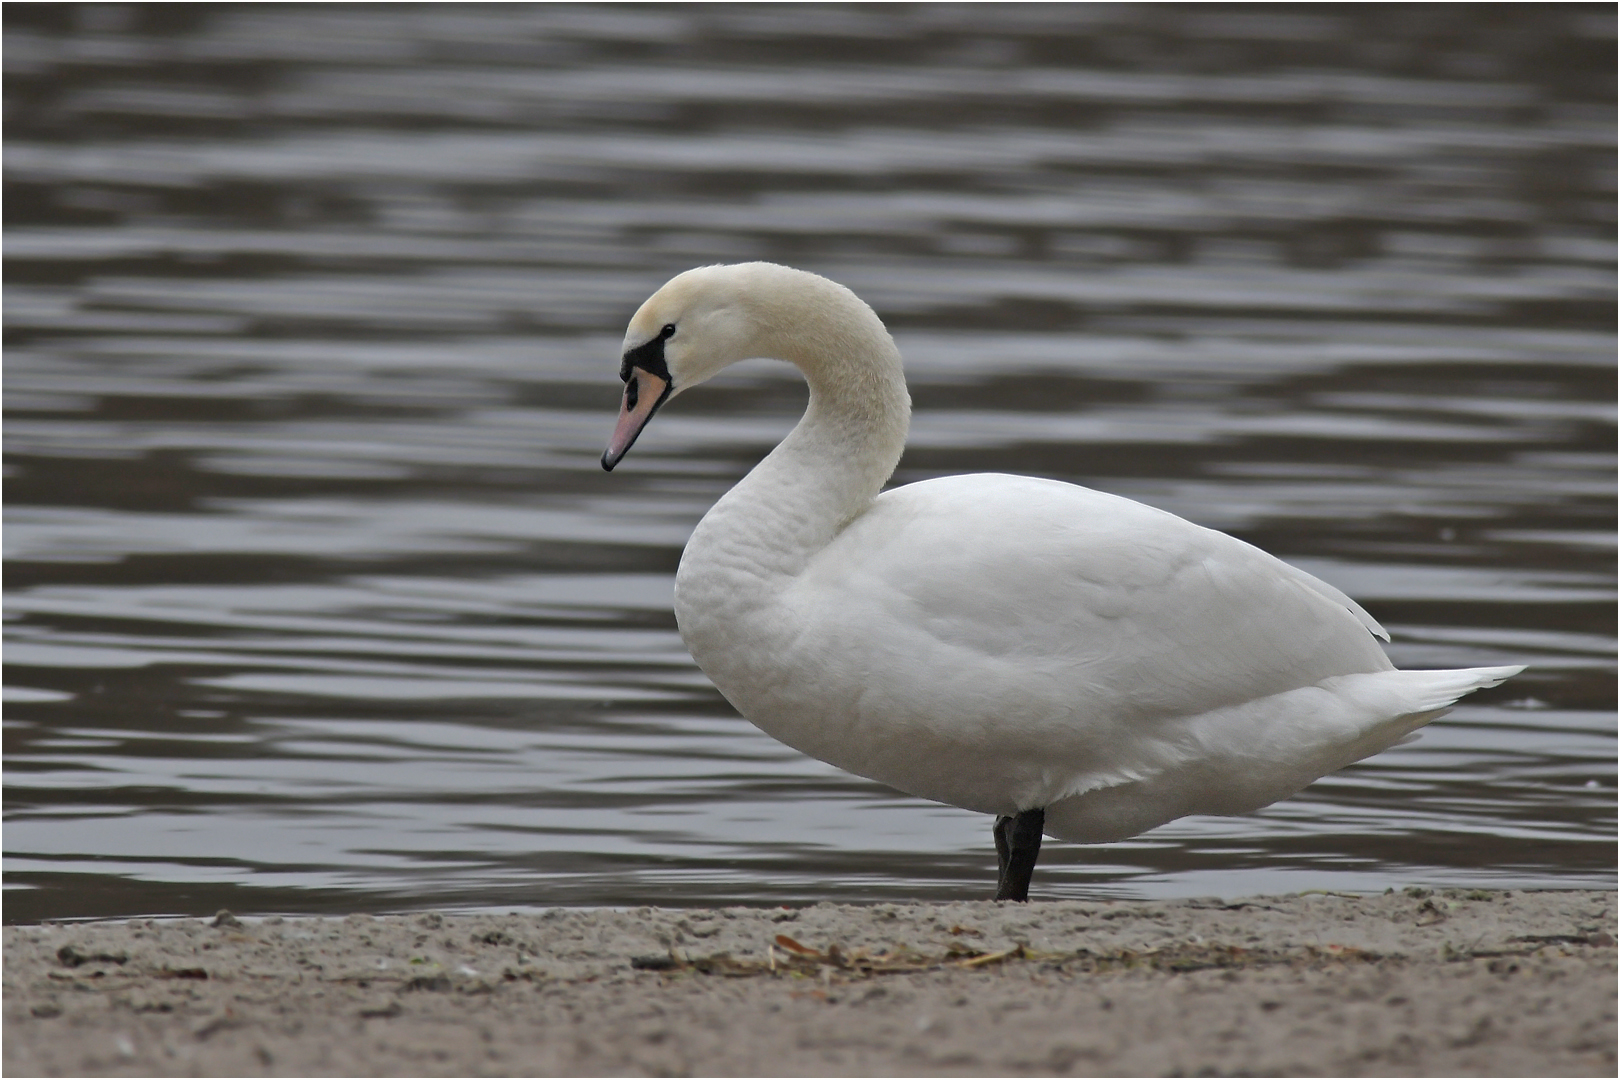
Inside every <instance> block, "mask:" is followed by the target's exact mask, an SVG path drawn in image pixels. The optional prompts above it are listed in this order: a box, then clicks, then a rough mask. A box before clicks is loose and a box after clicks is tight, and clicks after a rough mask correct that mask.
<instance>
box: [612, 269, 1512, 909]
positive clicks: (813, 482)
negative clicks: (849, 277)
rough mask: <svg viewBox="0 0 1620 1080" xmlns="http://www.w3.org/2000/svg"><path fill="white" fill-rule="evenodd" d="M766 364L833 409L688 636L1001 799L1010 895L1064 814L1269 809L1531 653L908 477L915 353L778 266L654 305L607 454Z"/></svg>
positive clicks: (835, 291) (799, 448)
mask: <svg viewBox="0 0 1620 1080" xmlns="http://www.w3.org/2000/svg"><path fill="white" fill-rule="evenodd" d="M751 357H772V358H776V359H781V360H787V361H789V362H791V363H793V364H795V365H796V366H797V367H798V368H799V370H800V371H802V372H803V373H804V376H805V378H806V380H808V382H809V384H810V404H809V407H808V408H807V409H806V411H805V414H804V418H803V419H802V420H801V421H800V422H799V424H798V426H797V427H795V428H794V429H793V431H792V432H791V433H790V434H789V435H788V436H787V438H785V439H783V440H782V443H781V445H779V446H778V447H777V448H776V449H775V450H774V451H772V452H771V453H770V455H769V456H767V457H766V458H765V460H764V461H762V462H760V463H759V465H758V466H756V467H755V468H754V470H753V471H752V472H750V473H749V474H748V475H747V476H746V477H744V478H743V479H742V481H741V482H739V483H738V484H737V486H736V487H734V488H732V489H731V491H729V492H728V493H727V494H726V495H725V496H724V497H723V498H721V499H720V501H719V502H718V503H716V504H715V506H714V508H713V509H712V510H710V511H709V512H708V514H707V515H705V516H704V518H703V520H702V521H701V522H700V523H699V524H698V527H697V529H696V531H695V532H694V533H693V534H692V539H691V540H690V542H688V543H687V545H686V551H685V554H684V555H682V557H681V564H680V570H679V572H678V573H677V575H676V578H675V616H676V619H677V621H678V622H679V624H680V630H681V637H682V638H683V639H684V640H685V642H686V645H687V647H688V648H689V649H691V651H692V656H693V657H694V658H695V659H696V660H697V662H698V665H699V666H700V667H701V668H702V669H703V671H704V672H705V673H706V674H707V675H708V676H709V678H711V679H712V680H714V684H715V686H717V687H718V688H719V689H720V692H721V693H722V694H724V695H725V696H726V698H727V700H729V701H730V702H731V703H732V704H733V705H735V706H736V707H737V710H738V711H739V712H740V713H742V715H743V716H745V717H747V718H748V719H749V720H750V721H752V722H753V723H754V724H756V725H757V726H759V727H760V728H762V729H763V730H764V731H766V732H767V733H769V734H770V735H772V736H774V737H775V738H777V739H780V740H781V741H782V742H784V743H787V744H788V745H789V746H792V747H794V748H795V749H798V750H800V751H803V752H804V753H806V754H810V755H812V756H814V757H817V758H820V759H821V760H822V761H826V762H829V763H831V764H833V765H836V766H838V767H839V768H842V769H847V770H848V771H850V772H853V773H858V774H859V775H861V776H866V777H870V778H871V779H873V780H877V781H880V782H881V783H884V784H888V785H890V786H892V787H895V788H898V789H900V790H901V791H905V792H909V793H910V794H913V795H917V796H921V797H922V798H926V799H933V800H937V801H939V802H943V803H949V804H951V805H954V806H960V807H964V808H966V809H969V810H976V811H979V812H982V813H986V814H994V815H997V821H996V826H995V831H994V835H995V840H996V849H997V853H998V856H999V861H1000V881H999V884H998V889H997V899H1015V900H1022V899H1025V898H1026V897H1027V893H1028V887H1029V877H1030V873H1031V872H1032V870H1033V868H1034V865H1035V859H1036V856H1037V854H1038V853H1039V849H1040V841H1041V834H1042V832H1043V831H1044V832H1045V833H1047V834H1049V835H1051V836H1055V837H1058V838H1061V839H1065V840H1075V841H1080V842H1083V843H1096V842H1102V841H1108V840H1120V839H1123V838H1125V837H1128V836H1134V835H1135V834H1137V833H1139V832H1142V831H1143V830H1146V829H1150V828H1153V827H1154V826H1156V825H1161V824H1163V823H1164V822H1167V821H1170V820H1172V819H1174V818H1177V817H1181V816H1183V815H1186V814H1241V813H1247V812H1249V811H1252V810H1256V809H1259V808H1260V807H1262V806H1265V805H1267V804H1268V803H1272V802H1275V801H1276V800H1278V799H1282V798H1285V797H1287V796H1289V795H1292V794H1294V793H1295V792H1297V791H1299V790H1300V789H1301V788H1303V787H1305V786H1306V785H1307V784H1309V783H1311V781H1313V780H1315V779H1317V778H1318V777H1320V776H1322V775H1324V774H1326V773H1329V772H1332V771H1333V770H1335V769H1339V768H1342V767H1343V766H1345V765H1348V764H1350V763H1351V762H1353V761H1358V760H1360V759H1361V758H1364V757H1367V756H1369V755H1371V754H1376V753H1377V752H1379V751H1380V750H1383V749H1385V748H1386V747H1389V746H1391V745H1393V744H1394V743H1396V742H1399V741H1401V740H1402V739H1403V738H1404V737H1405V736H1406V735H1407V734H1409V733H1410V732H1411V731H1412V730H1413V729H1414V728H1417V727H1420V726H1422V725H1423V724H1426V723H1428V722H1429V721H1430V720H1432V719H1434V718H1435V717H1436V716H1438V715H1440V714H1441V713H1442V712H1444V711H1445V710H1446V706H1448V705H1450V704H1452V703H1453V702H1454V701H1456V700H1457V698H1459V697H1461V696H1462V695H1464V694H1466V693H1469V692H1470V691H1473V690H1478V689H1480V688H1481V687H1486V686H1494V685H1496V684H1497V683H1499V682H1501V681H1502V680H1503V679H1506V678H1508V677H1509V676H1511V675H1514V674H1516V673H1518V672H1519V671H1521V670H1523V669H1522V667H1490V668H1469V669H1466V670H1459V671H1397V670H1395V668H1394V666H1393V665H1392V664H1391V663H1390V662H1389V659H1388V657H1386V656H1385V655H1384V651H1383V649H1382V648H1380V647H1379V645H1378V643H1377V641H1375V640H1374V635H1377V636H1378V637H1381V638H1384V639H1385V640H1388V635H1387V634H1386V633H1384V631H1383V628H1382V627H1380V626H1379V625H1378V624H1377V623H1376V622H1374V621H1373V619H1372V617H1371V616H1369V615H1368V614H1367V613H1366V612H1365V611H1363V610H1362V609H1361V608H1360V606H1358V605H1357V604H1356V602H1355V601H1353V600H1351V599H1350V598H1349V597H1347V596H1345V595H1344V594H1343V593H1341V592H1340V591H1339V590H1337V589H1335V588H1334V587H1333V586H1331V585H1328V584H1326V583H1325V582H1322V581H1318V580H1317V579H1316V578H1314V577H1311V576H1310V575H1309V574H1306V573H1305V572H1304V571H1301V570H1296V569H1295V568H1293V567H1291V566H1289V565H1287V564H1286V563H1283V562H1281V561H1279V560H1277V559H1275V558H1273V557H1272V556H1270V555H1267V554H1266V553H1265V552H1263V551H1261V550H1259V549H1258V548H1255V547H1251V546H1250V545H1248V544H1245V543H1243V542H1242V541H1240V540H1236V539H1233V538H1232V537H1230V536H1227V535H1225V534H1224V533H1219V532H1214V531H1212V530H1210V529H1205V528H1202V527H1200V526H1198V525H1193V524H1191V523H1189V522H1186V521H1183V520H1182V519H1180V518H1178V517H1175V516H1174V515H1172V514H1168V513H1165V512H1164V511H1161V510H1155V509H1153V508H1152V507H1149V506H1144V505H1142V504H1141V503H1136V502H1132V501H1130V500H1129V499H1122V498H1119V497H1117V496H1114V495H1106V494H1103V493H1102V492H1098V491H1091V490H1089V489H1087V488H1083V487H1078V486H1075V485H1073V484H1065V483H1059V482H1057V481H1052V480H1039V479H1034V478H1031V477H1023V476H1007V475H1000V474H991V473H984V474H975V475H967V476H950V477H944V478H941V479H937V480H928V481H924V482H921V483H916V484H908V485H905V486H903V487H898V488H894V489H891V490H889V491H884V492H882V493H881V494H880V493H879V492H880V490H881V489H882V487H883V484H884V482H885V481H886V480H888V478H889V475H890V473H891V472H893V470H894V467H895V465H896V464H897V463H898V462H899V460H900V453H901V450H902V449H903V448H904V446H905V441H906V429H907V426H908V424H909V421H910V413H911V400H910V397H909V396H908V395H907V393H906V384H905V379H904V377H903V376H902V374H901V368H900V354H899V352H898V351H897V350H896V349H895V346H894V342H893V341H892V340H891V339H890V337H889V334H888V332H887V331H886V330H885V329H884V327H883V324H882V322H880V321H879V320H878V317H877V315H876V314H875V313H874V312H873V311H872V309H871V308H869V307H868V306H867V305H866V304H865V303H863V302H862V301H861V300H860V299H859V298H858V297H857V296H855V294H854V293H852V292H850V291H849V290H848V289H846V288H844V287H843V286H841V285H838V284H836V283H834V282H832V281H829V280H827V279H826V278H823V277H818V276H817V275H815V274H810V273H806V272H804V271H801V270H792V269H789V268H787V267H784V266H776V265H773V264H771V263H744V264H741V265H737V266H706V267H700V268H698V269H695V270H688V271H687V272H686V273H684V274H681V275H679V276H677V277H675V278H674V279H673V280H671V281H670V282H669V283H668V284H667V285H665V286H664V287H663V288H661V289H659V290H658V292H657V293H655V294H654V295H653V296H652V298H651V299H649V300H648V301H647V302H646V303H645V304H643V305H642V306H641V309H640V310H639V311H637V312H636V315H635V318H633V319H632V320H631V321H630V328H629V331H628V332H627V333H626V335H625V341H624V356H623V363H622V366H621V368H620V378H622V379H623V380H624V382H625V390H624V405H623V408H622V409H621V411H620V414H619V421H618V425H617V427H616V428H615V429H614V432H613V436H612V439H611V441H610V442H609V445H608V448H607V452H606V453H605V454H603V456H602V467H603V468H605V469H609V470H611V469H612V468H613V467H614V465H616V464H617V463H618V462H619V460H620V459H621V458H622V457H623V456H624V454H625V452H626V451H627V450H629V449H630V446H631V444H632V443H634V442H635V440H636V437H637V435H639V434H640V432H641V430H642V428H643V427H644V426H645V425H646V423H647V421H648V420H650V419H651V418H652V415H653V413H654V412H656V411H657V409H658V408H659V406H660V405H662V404H663V403H664V402H665V401H666V400H667V399H668V398H670V397H671V396H672V395H674V394H678V393H680V392H681V391H683V390H687V389H689V388H691V387H693V386H696V385H697V384H698V383H701V382H703V381H704V380H706V379H708V378H710V377H711V376H713V375H714V374H716V373H717V372H719V371H720V370H721V369H722V368H724V367H726V366H727V365H729V364H732V363H735V362H737V361H739V360H746V359H749V358H751Z"/></svg>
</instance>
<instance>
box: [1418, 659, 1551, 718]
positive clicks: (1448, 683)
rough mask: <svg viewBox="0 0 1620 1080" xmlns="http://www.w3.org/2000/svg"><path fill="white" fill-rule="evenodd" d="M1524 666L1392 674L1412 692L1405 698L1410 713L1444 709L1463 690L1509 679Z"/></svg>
mask: <svg viewBox="0 0 1620 1080" xmlns="http://www.w3.org/2000/svg"><path fill="white" fill-rule="evenodd" d="M1524 668H1525V665H1523V664H1511V665H1508V666H1507V667H1477V668H1454V669H1452V670H1449V671H1401V672H1391V674H1398V675H1400V676H1401V681H1402V682H1404V683H1405V684H1406V686H1405V687H1404V689H1405V690H1406V691H1407V693H1409V694H1410V695H1411V696H1410V697H1409V698H1408V699H1407V702H1406V709H1405V711H1406V712H1407V713H1408V714H1411V713H1426V712H1434V711H1436V710H1438V709H1444V708H1445V707H1446V706H1448V705H1452V704H1455V703H1456V701H1457V699H1458V698H1460V697H1462V696H1464V695H1465V694H1472V693H1473V692H1474V691H1475V690H1483V689H1485V688H1486V687H1487V686H1495V685H1497V684H1498V683H1500V682H1502V681H1503V680H1505V679H1511V678H1512V677H1513V676H1515V675H1517V674H1518V673H1519V672H1521V671H1523V670H1524Z"/></svg>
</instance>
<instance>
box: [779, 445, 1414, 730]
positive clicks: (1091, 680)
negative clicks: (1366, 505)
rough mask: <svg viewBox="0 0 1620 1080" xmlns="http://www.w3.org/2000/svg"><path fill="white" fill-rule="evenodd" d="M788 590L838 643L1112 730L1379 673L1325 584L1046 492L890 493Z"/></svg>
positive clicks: (947, 482)
mask: <svg viewBox="0 0 1620 1080" xmlns="http://www.w3.org/2000/svg"><path fill="white" fill-rule="evenodd" d="M805 580H806V583H807V584H809V585H810V588H808V589H807V590H805V593H806V595H810V596H814V597H815V598H816V601H817V605H818V607H820V608H821V611H820V613H819V621H821V622H823V623H825V624H827V625H829V626H836V627H837V629H838V632H839V633H840V634H842V635H843V636H844V640H845V641H847V642H850V643H851V644H855V643H856V642H859V647H861V648H866V649H872V650H879V651H889V650H901V651H905V650H909V653H910V655H912V656H914V657H915V658H916V661H917V664H918V665H921V664H924V663H927V664H934V665H948V666H949V668H950V677H949V681H952V682H956V681H957V680H958V679H965V680H977V681H978V682H979V683H980V684H982V685H985V686H987V687H988V686H991V685H994V686H996V689H997V692H998V693H1001V694H1005V693H1008V692H1011V689H1012V688H1011V685H1010V684H1013V683H1019V684H1021V685H1020V686H1019V687H1018V693H1020V694H1022V695H1024V696H1026V697H1027V696H1028V695H1031V694H1037V693H1040V692H1043V691H1044V692H1045V693H1047V694H1048V695H1049V696H1051V695H1056V696H1062V697H1064V698H1067V700H1068V703H1069V705H1068V707H1069V710H1070V712H1071V713H1072V711H1073V710H1074V709H1075V708H1076V707H1079V708H1089V709H1092V710H1094V711H1096V712H1097V713H1098V714H1099V715H1100V716H1104V715H1105V716H1107V717H1108V718H1110V719H1111V720H1112V721H1113V722H1119V723H1125V724H1127V725H1129V724H1133V723H1138V722H1143V721H1152V720H1154V719H1156V718H1168V717H1175V716H1186V715H1192V714H1195V713H1199V712H1204V711H1207V710H1209V709H1211V708H1217V707H1222V706H1228V705H1233V704H1237V703H1240V702H1244V701H1251V700H1255V699H1258V698H1262V697H1266V696H1269V695H1272V694H1276V693H1281V692H1284V691H1287V690H1292V689H1295V688H1297V687H1300V686H1306V685H1310V684H1313V683H1316V682H1319V681H1320V680H1322V679H1325V678H1330V677H1333V676H1336V675H1345V674H1351V673H1355V672H1366V671H1382V670H1388V669H1389V668H1390V667H1391V665H1390V663H1389V660H1388V659H1387V658H1386V657H1385V656H1384V653H1383V650H1382V649H1381V648H1379V646H1378V644H1377V642H1376V641H1374V639H1373V637H1372V634H1371V633H1370V632H1379V631H1380V630H1381V628H1379V627H1378V624H1377V623H1376V622H1374V621H1373V620H1372V619H1371V617H1370V616H1368V615H1367V614H1366V613H1365V612H1364V611H1362V610H1361V608H1360V607H1359V606H1358V605H1356V604H1355V602H1354V601H1352V600H1350V599H1349V598H1348V597H1346V596H1344V594H1343V593H1341V592H1339V591H1338V590H1337V589H1334V588H1333V587H1332V586H1330V585H1327V584H1326V583H1324V582H1321V581H1318V580H1316V579H1315V578H1313V577H1311V576H1310V575H1309V574H1306V573H1305V572H1304V571H1301V570H1298V569H1295V568H1294V567H1290V566H1288V565H1287V564H1285V563H1282V562H1281V561H1279V560H1277V559H1275V558H1273V557H1272V556H1270V555H1267V554H1266V553H1264V552H1262V551H1260V550H1259V549H1257V548H1254V547H1252V546H1250V545H1248V544H1245V543H1243V542H1241V541H1239V540H1236V539H1234V538H1232V537H1229V536H1227V535H1225V534H1224V533H1219V532H1215V531H1213V530H1209V529H1204V528H1201V527H1199V526H1196V525H1193V524H1191V523H1190V522H1187V521H1184V520H1182V519H1180V518H1177V517H1175V516H1174V515H1171V514H1167V513H1164V512H1163V511H1160V510H1155V509H1153V508H1152V507H1148V506H1144V505H1142V504H1141V503H1136V502H1132V501H1130V500H1128V499H1121V498H1118V497H1116V496H1110V495H1106V494H1103V493H1100V492H1095V491H1091V490H1089V489H1086V488H1081V487H1076V486H1075V485H1072V484H1062V483H1057V482H1055V481H1043V480H1037V479H1032V478H1027V477H1012V476H1001V475H994V474H980V475H972V476H959V477H950V478H946V479H943V480H937V481H927V482H924V483H920V484H913V485H908V486H906V487H901V488H896V489H894V490H892V491H889V492H886V493H884V495H882V496H881V497H880V498H879V499H878V500H877V502H876V504H874V506H873V508H872V510H871V511H869V512H868V513H867V514H866V515H864V516H863V517H862V518H860V519H858V520H857V521H856V522H854V523H852V525H851V526H850V527H849V528H848V529H846V530H845V532H844V533H843V534H841V535H840V536H839V538H838V539H837V540H835V541H834V542H833V543H832V544H831V545H829V546H828V547H827V548H826V549H825V550H824V551H823V552H822V553H821V554H819V555H818V556H817V558H816V559H815V560H814V561H813V562H812V564H811V566H810V568H809V569H808V570H807V572H806V575H805ZM855 612H859V615H856V616H852V613H855ZM840 624H842V625H840ZM874 670H877V669H876V668H874ZM941 677H943V676H941ZM985 696H986V697H987V698H988V697H990V696H992V695H990V694H986V695H985ZM1031 705H1032V707H1033V703H1031Z"/></svg>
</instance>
